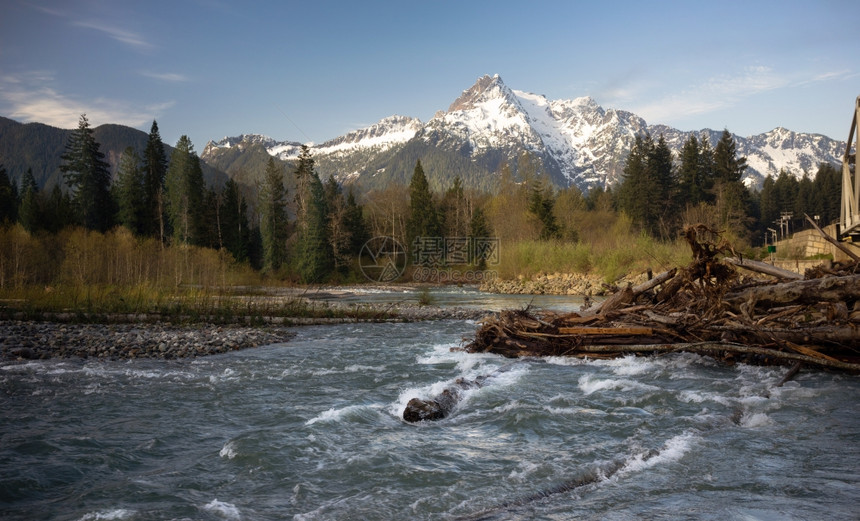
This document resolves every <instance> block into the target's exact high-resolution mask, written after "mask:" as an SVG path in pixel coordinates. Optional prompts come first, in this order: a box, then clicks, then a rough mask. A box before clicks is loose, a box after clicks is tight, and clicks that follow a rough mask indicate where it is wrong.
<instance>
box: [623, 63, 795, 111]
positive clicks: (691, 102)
mask: <svg viewBox="0 0 860 521" xmlns="http://www.w3.org/2000/svg"><path fill="white" fill-rule="evenodd" d="M791 83H792V82H791V81H790V80H789V79H788V78H785V77H782V76H780V75H779V74H776V73H775V72H774V71H773V70H772V69H771V68H769V67H762V66H755V67H747V68H746V69H744V70H743V71H741V72H740V73H738V74H735V75H720V76H714V77H712V78H708V79H707V80H705V81H704V82H702V83H700V84H698V85H694V86H691V87H689V88H687V89H685V90H682V91H680V92H676V93H673V94H669V95H667V96H664V97H663V98H661V99H658V100H656V101H654V102H651V103H645V104H641V105H638V106H634V107H633V109H632V111H633V112H635V113H636V114H638V115H640V116H642V117H643V118H645V120H646V121H649V122H653V121H660V122H665V121H671V120H675V119H678V118H682V117H687V116H694V115H699V114H705V113H709V112H714V111H717V110H721V109H725V108H728V107H731V106H734V105H736V104H737V103H739V102H740V101H741V100H743V99H745V98H748V97H750V96H754V95H756V94H759V93H761V92H766V91H769V90H773V89H778V88H782V87H786V86H789V85H790V84H791Z"/></svg>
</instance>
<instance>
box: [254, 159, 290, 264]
mask: <svg viewBox="0 0 860 521" xmlns="http://www.w3.org/2000/svg"><path fill="white" fill-rule="evenodd" d="M259 205H260V235H261V238H262V240H263V269H265V270H267V271H271V272H276V271H278V270H279V269H281V266H283V264H284V262H285V261H286V257H287V190H286V188H284V174H283V172H282V171H281V168H280V167H279V166H277V165H276V164H275V160H274V158H272V157H269V162H268V164H267V165H266V173H265V176H264V178H263V187H262V190H260V200H259Z"/></svg>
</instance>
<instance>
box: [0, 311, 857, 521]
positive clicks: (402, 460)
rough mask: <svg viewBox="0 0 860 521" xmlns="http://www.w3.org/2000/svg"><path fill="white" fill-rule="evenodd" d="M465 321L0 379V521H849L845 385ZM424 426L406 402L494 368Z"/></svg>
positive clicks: (853, 490)
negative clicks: (514, 345)
mask: <svg viewBox="0 0 860 521" xmlns="http://www.w3.org/2000/svg"><path fill="white" fill-rule="evenodd" d="M475 328H476V325H475V324H474V323H473V322H467V321H441V322H420V323H407V324H341V325H334V326H319V327H316V326H315V327H305V328H298V329H297V330H296V331H297V336H296V338H295V339H294V340H292V341H290V342H288V343H285V344H277V345H270V346H265V347H260V348H256V349H249V350H244V351H238V352H231V353H228V354H224V355H216V356H211V357H205V358H198V359H189V360H178V361H177V360H173V361H157V360H133V361H70V360H46V361H30V362H26V363H16V364H8V365H5V366H0V519H4V520H31V519H33V520H81V521H91V520H92V521H95V520H173V519H175V520H224V519H226V520H281V519H294V520H322V519H325V520H328V519H354V520H377V519H378V520H400V519H428V520H430V519H432V520H435V519H440V520H442V519H499V520H508V519H547V520H573V519H577V520H579V519H609V520H628V519H673V520H674V519H709V520H785V519H788V520H799V519H804V520H819V519H822V520H823V519H827V520H855V519H858V516H860V506H858V505H860V415H858V410H857V405H858V403H860V379H858V377H853V376H846V375H839V374H828V373H821V372H814V373H813V372H801V373H800V374H799V375H798V376H797V377H796V378H795V379H794V380H792V381H790V382H788V383H786V384H785V385H784V386H782V387H776V384H777V383H778V382H779V381H780V379H781V378H782V376H783V374H784V373H785V369H784V368H763V367H753V366H747V365H738V366H733V367H727V366H723V365H720V364H718V363H716V362H714V361H712V360H710V359H707V358H703V357H699V356H695V355H689V354H675V355H668V356H662V357H657V358H633V357H630V358H623V359H618V360H612V361H581V360H573V359H560V358H556V359H548V360H522V361H516V362H514V363H513V365H510V366H508V367H505V366H507V365H508V364H510V363H511V361H510V360H505V359H502V358H500V357H497V356H494V355H474V354H467V353H463V352H459V351H452V350H451V348H454V347H457V346H459V345H461V340H462V339H463V338H464V337H468V336H470V335H472V334H473V333H474V330H475ZM502 367H505V369H506V370H505V371H503V372H499V373H497V374H496V376H494V377H493V378H491V379H489V380H487V381H486V385H484V386H483V387H481V388H475V389H470V390H468V391H466V392H465V394H464V399H463V400H462V401H461V402H460V403H459V404H458V406H457V407H456V409H455V410H454V411H453V413H452V414H451V415H450V416H449V417H447V418H445V419H444V420H441V421H438V422H425V423H422V424H409V423H406V422H404V421H403V420H402V419H401V415H402V413H403V410H404V407H405V405H406V403H407V402H408V401H409V399H411V398H413V397H424V398H427V397H431V396H433V395H434V394H436V393H438V392H440V391H441V390H442V389H444V388H445V387H446V386H447V385H450V384H452V383H453V382H454V381H455V380H456V379H457V378H467V379H468V378H475V377H477V376H481V375H486V374H491V373H493V372H494V371H496V370H497V369H499V368H502Z"/></svg>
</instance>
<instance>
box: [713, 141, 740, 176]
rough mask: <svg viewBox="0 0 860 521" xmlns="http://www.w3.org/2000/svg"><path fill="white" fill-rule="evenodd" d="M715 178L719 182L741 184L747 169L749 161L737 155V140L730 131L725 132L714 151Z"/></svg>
mask: <svg viewBox="0 0 860 521" xmlns="http://www.w3.org/2000/svg"><path fill="white" fill-rule="evenodd" d="M713 160H714V165H713V167H714V177H715V178H716V180H717V181H718V182H723V183H739V182H740V181H741V179H742V178H743V175H744V170H746V168H747V160H746V158H745V157H743V156H738V155H737V147H736V146H735V140H734V138H733V137H732V135H731V133H729V131H728V130H723V134H722V136H721V137H720V140H719V141H718V142H717V147H716V148H715V149H714V156H713Z"/></svg>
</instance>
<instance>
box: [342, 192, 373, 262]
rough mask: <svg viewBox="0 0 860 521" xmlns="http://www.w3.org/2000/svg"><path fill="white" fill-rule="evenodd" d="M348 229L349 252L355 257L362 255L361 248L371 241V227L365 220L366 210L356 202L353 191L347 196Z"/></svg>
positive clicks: (346, 218)
mask: <svg viewBox="0 0 860 521" xmlns="http://www.w3.org/2000/svg"><path fill="white" fill-rule="evenodd" d="M345 220H346V227H347V229H348V230H349V237H350V246H349V252H350V254H351V255H353V256H357V255H359V254H360V253H361V248H362V247H363V246H364V244H365V243H366V242H367V241H369V240H370V227H369V226H368V224H367V221H366V220H365V218H364V208H362V207H361V205H359V204H358V203H356V201H355V194H353V193H352V189H350V190H349V193H348V194H347V196H346V217H345Z"/></svg>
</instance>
